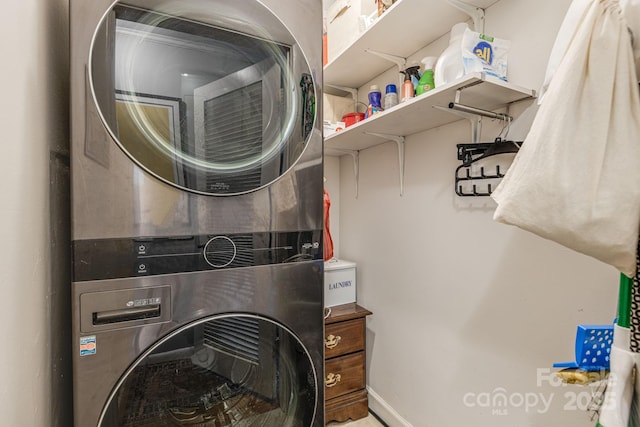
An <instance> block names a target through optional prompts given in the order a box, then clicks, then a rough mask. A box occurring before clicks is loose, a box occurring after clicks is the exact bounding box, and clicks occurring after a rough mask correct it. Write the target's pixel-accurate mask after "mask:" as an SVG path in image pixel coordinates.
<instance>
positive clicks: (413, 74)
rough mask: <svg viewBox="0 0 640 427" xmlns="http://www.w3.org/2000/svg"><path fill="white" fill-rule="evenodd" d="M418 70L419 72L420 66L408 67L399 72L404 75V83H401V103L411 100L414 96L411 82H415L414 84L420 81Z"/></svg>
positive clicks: (413, 86)
mask: <svg viewBox="0 0 640 427" xmlns="http://www.w3.org/2000/svg"><path fill="white" fill-rule="evenodd" d="M418 70H420V66H419V65H415V66H412V67H408V68H407V69H405V70H404V71H400V72H401V73H402V74H404V83H402V102H404V101H406V100H407V99H409V98H413V97H414V96H415V95H416V93H415V85H414V83H413V80H415V81H416V84H417V82H418V81H419V80H420V72H419V71H418Z"/></svg>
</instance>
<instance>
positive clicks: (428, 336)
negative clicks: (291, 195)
mask: <svg viewBox="0 0 640 427" xmlns="http://www.w3.org/2000/svg"><path fill="white" fill-rule="evenodd" d="M569 3H570V0H561V1H558V0H541V1H536V2H532V1H528V0H509V1H500V2H498V3H497V4H496V5H494V6H493V7H491V8H490V9H488V11H487V22H486V28H485V32H486V33H487V34H490V35H494V36H496V37H501V38H506V39H510V40H511V41H512V50H511V54H510V56H509V68H510V73H509V75H510V80H511V81H512V82H513V83H515V84H518V85H521V86H525V87H532V88H536V89H537V88H538V87H539V86H540V84H541V82H542V79H543V76H544V71H545V67H546V62H547V58H548V55H549V52H550V49H551V46H552V44H553V41H554V39H555V34H556V31H557V29H558V28H559V26H560V23H561V21H562V18H563V17H564V13H565V11H566V9H567V8H568V6H569ZM418 30H419V29H413V30H412V31H418ZM447 42H448V36H446V35H445V37H443V38H442V39H441V40H439V41H437V42H436V43H434V44H433V45H432V46H430V47H428V48H427V49H425V50H424V51H423V52H419V53H418V54H417V55H416V58H414V59H418V60H419V59H420V58H421V57H422V56H424V55H425V54H439V53H440V52H441V50H442V49H444V47H445V46H446V44H447ZM396 72H397V71H395V70H394V69H390V71H388V72H387V73H385V74H384V75H382V76H380V77H379V78H377V79H374V81H372V82H370V83H376V84H378V85H380V87H384V84H386V83H387V82H391V81H393V79H396V78H397V76H396ZM370 83H367V84H366V85H364V86H363V87H362V88H361V90H360V93H364V94H366V92H367V91H368V86H369V84H370ZM525 107H526V105H518V106H515V107H514V108H513V109H512V110H511V112H512V113H517V112H518V111H521V110H522V109H523V108H525ZM498 129H499V127H498V126H496V124H494V123H491V122H490V121H485V126H484V135H483V136H484V139H485V140H488V141H491V140H493V138H494V137H495V136H496V134H497V132H498ZM469 139H470V129H469V125H468V122H466V121H460V122H457V123H455V124H452V125H448V126H443V127H440V128H436V129H433V130H429V131H426V132H423V133H420V134H417V135H413V136H410V137H408V138H407V140H406V165H405V191H404V196H402V197H400V195H399V178H398V164H397V160H396V148H395V144H393V143H389V144H383V145H380V146H376V147H374V148H371V149H368V150H365V151H362V152H361V154H360V181H359V186H360V187H359V188H360V190H359V197H358V198H357V199H356V198H355V197H354V188H355V182H354V174H353V167H352V160H351V158H350V157H342V158H341V160H340V162H341V168H340V173H339V175H337V176H328V177H327V178H328V179H329V180H334V179H339V180H340V183H341V185H340V200H339V206H338V207H337V208H338V210H339V212H340V230H339V233H340V248H339V251H340V257H341V258H343V259H347V260H351V261H355V262H357V274H358V279H357V281H358V302H359V303H360V304H361V305H363V306H365V307H366V308H368V309H370V310H371V311H373V316H371V317H370V318H369V319H368V322H367V339H368V342H367V347H368V349H367V350H368V351H367V357H368V385H369V387H370V390H371V391H372V393H371V397H370V405H371V407H372V408H373V409H374V410H378V411H379V412H380V415H383V418H385V420H386V421H387V422H388V423H389V424H391V425H402V424H409V425H413V426H416V427H417V426H422V427H425V426H447V427H448V426H451V427H453V426H456V427H457V426H466V425H474V426H492V427H499V426H505V427H507V426H509V427H512V426H540V427H542V426H572V427H573V426H576V427H577V426H585V427H586V426H593V424H594V423H593V422H592V421H590V417H589V414H587V413H586V412H584V411H581V410H579V408H578V407H583V406H584V405H585V404H586V403H588V400H589V396H590V392H589V389H588V388H585V387H580V386H560V385H559V384H558V383H556V382H553V381H551V380H549V378H550V376H549V372H550V368H551V366H552V364H553V363H554V362H556V361H571V360H572V359H573V348H574V337H575V330H576V325H578V324H581V323H592V324H606V323H611V322H612V320H613V318H614V317H615V314H616V303H617V288H618V273H617V272H616V271H615V270H614V269H613V268H611V267H608V266H605V265H604V264H601V263H599V262H598V261H595V260H593V259H591V258H588V257H586V256H583V255H580V254H578V253H574V252H572V251H570V250H568V249H565V248H563V247H561V246H559V245H557V244H554V243H551V242H549V241H546V240H543V239H541V238H539V237H537V236H534V235H532V234H529V233H526V232H524V231H521V230H518V229H516V228H514V227H509V226H506V225H502V224H498V223H496V222H494V221H493V220H492V215H493V211H494V209H495V204H494V203H493V202H492V201H491V200H490V198H486V197H484V198H460V197H457V196H456V195H455V194H454V188H453V177H454V171H455V168H456V166H458V164H459V162H458V160H457V158H456V146H455V144H457V143H464V142H470V141H469ZM501 394H504V395H506V397H507V398H508V399H509V400H508V403H507V405H506V406H498V405H497V402H496V405H494V404H493V403H492V402H487V401H486V399H487V398H493V397H494V396H496V395H501ZM521 399H526V400H525V401H524V403H523V402H522V400H521ZM526 402H528V407H527V404H526ZM384 405H388V407H385V406H384Z"/></svg>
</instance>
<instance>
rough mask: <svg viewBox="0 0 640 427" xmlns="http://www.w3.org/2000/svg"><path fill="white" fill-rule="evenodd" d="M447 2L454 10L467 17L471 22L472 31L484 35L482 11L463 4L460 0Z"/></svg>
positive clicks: (448, 0)
mask: <svg viewBox="0 0 640 427" xmlns="http://www.w3.org/2000/svg"><path fill="white" fill-rule="evenodd" d="M447 2H448V3H449V4H450V5H451V6H453V7H455V8H456V9H459V10H461V11H463V12H464V13H466V14H467V15H469V16H470V17H471V19H472V20H473V29H474V31H476V32H478V33H480V34H484V9H482V8H481V7H477V6H473V5H470V4H468V3H465V2H464V1H462V0H447Z"/></svg>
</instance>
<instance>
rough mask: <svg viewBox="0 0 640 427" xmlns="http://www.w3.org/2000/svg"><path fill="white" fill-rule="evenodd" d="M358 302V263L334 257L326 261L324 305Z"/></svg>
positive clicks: (331, 305)
mask: <svg viewBox="0 0 640 427" xmlns="http://www.w3.org/2000/svg"><path fill="white" fill-rule="evenodd" d="M350 302H356V264H355V263H353V262H349V261H344V260H337V259H332V260H329V261H327V262H325V263H324V305H325V307H333V306H334V305H341V304H348V303H350Z"/></svg>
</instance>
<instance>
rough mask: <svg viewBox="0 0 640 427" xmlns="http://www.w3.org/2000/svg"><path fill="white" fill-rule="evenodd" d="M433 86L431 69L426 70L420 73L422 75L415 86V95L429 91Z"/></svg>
mask: <svg viewBox="0 0 640 427" xmlns="http://www.w3.org/2000/svg"><path fill="white" fill-rule="evenodd" d="M434 87H435V85H434V83H433V70H427V71H425V72H424V73H422V77H420V80H419V81H418V86H417V87H416V95H422V94H423V93H425V92H428V91H430V90H431V89H433V88H434Z"/></svg>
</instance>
